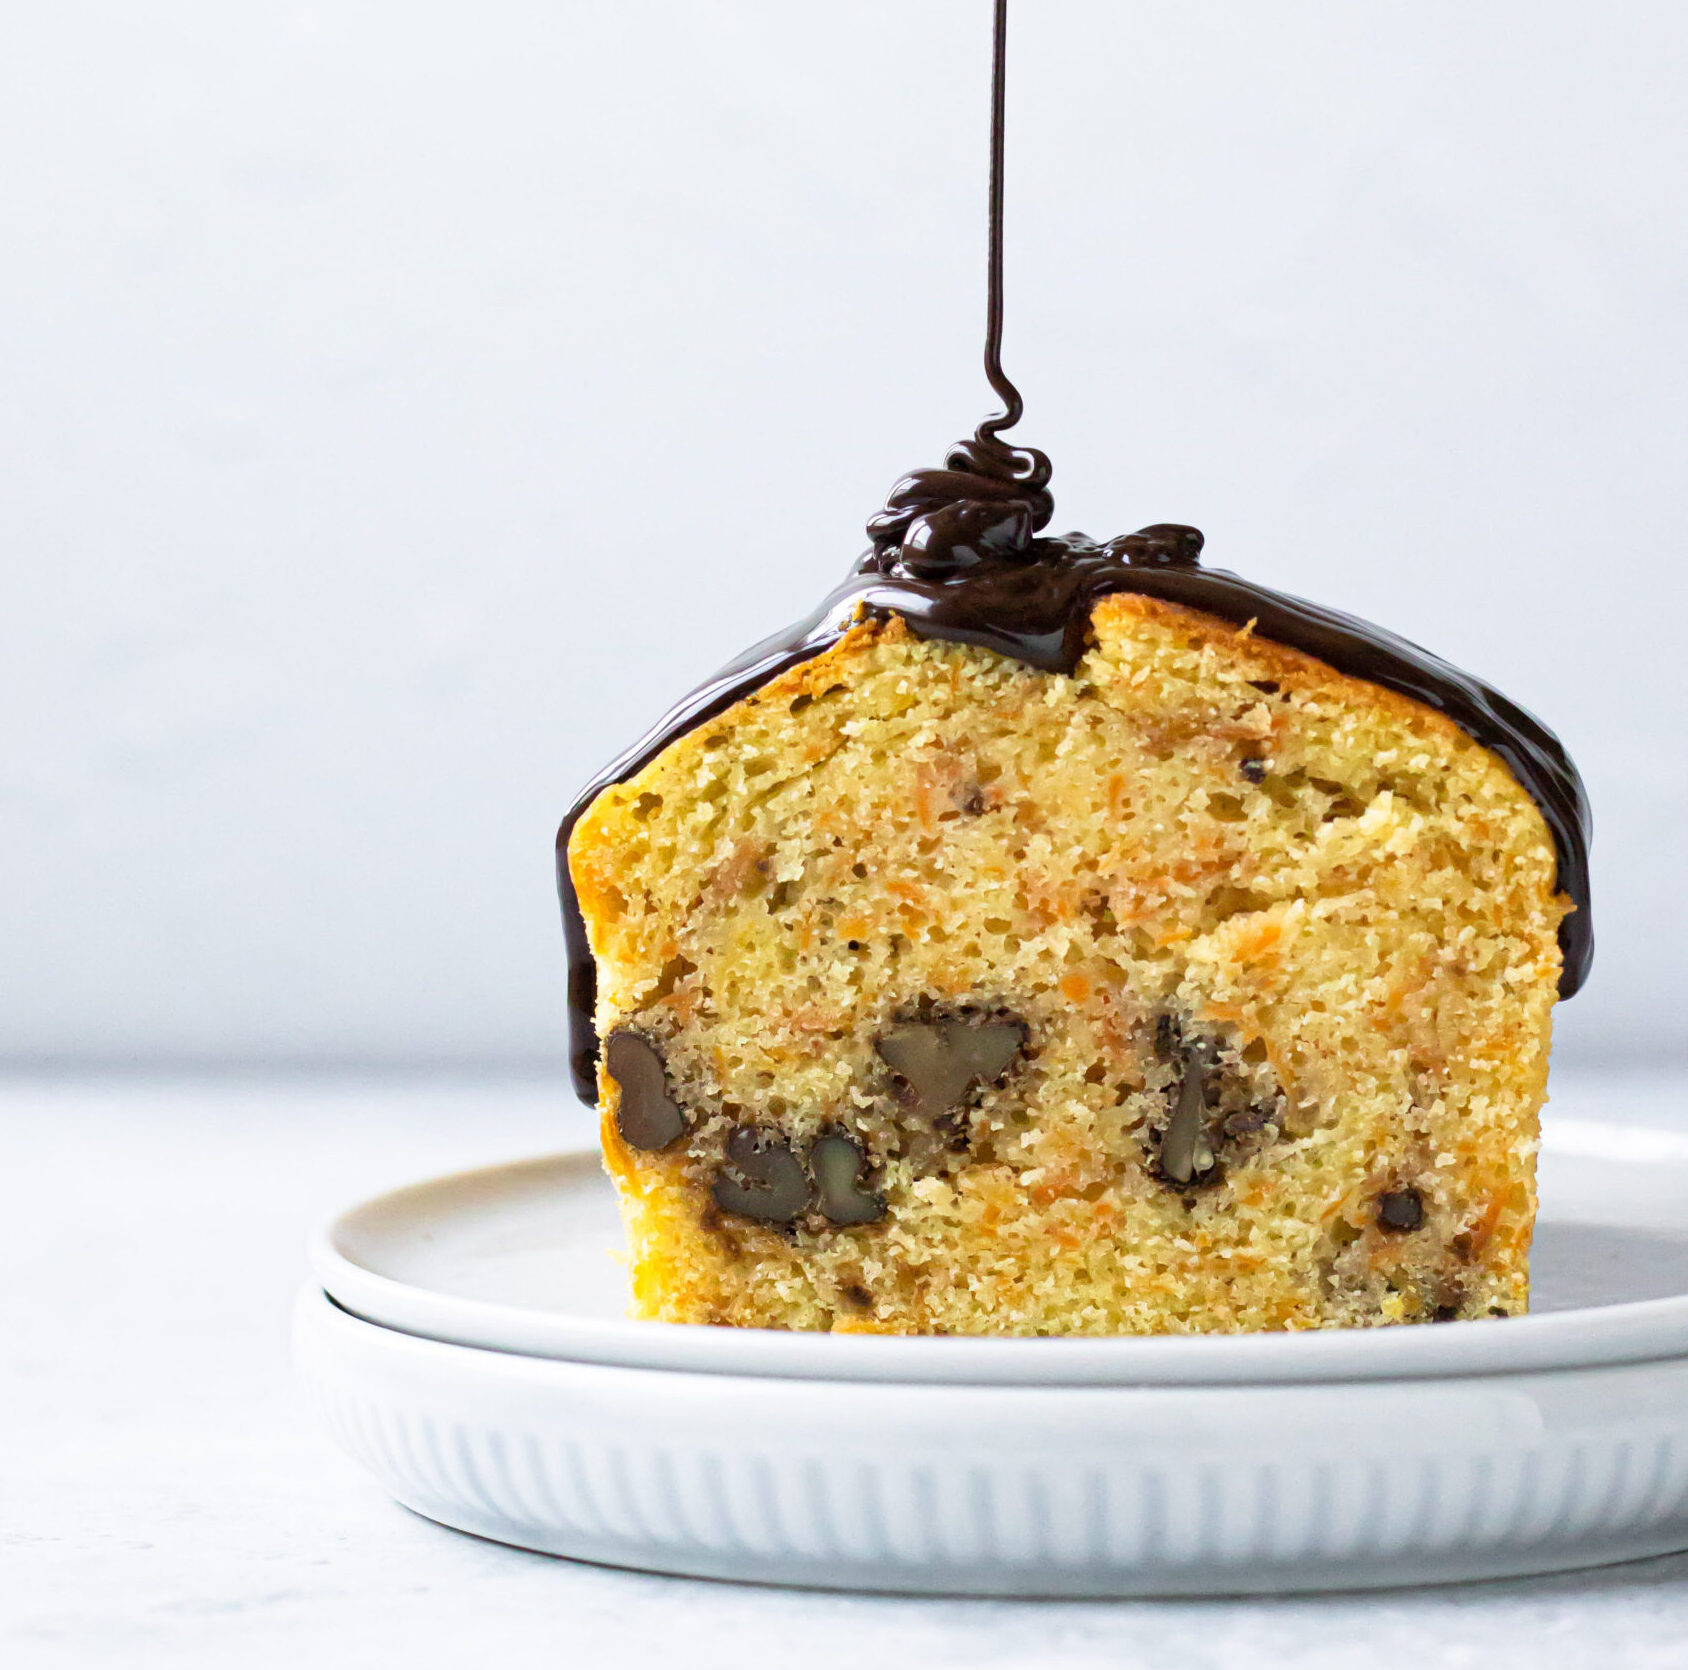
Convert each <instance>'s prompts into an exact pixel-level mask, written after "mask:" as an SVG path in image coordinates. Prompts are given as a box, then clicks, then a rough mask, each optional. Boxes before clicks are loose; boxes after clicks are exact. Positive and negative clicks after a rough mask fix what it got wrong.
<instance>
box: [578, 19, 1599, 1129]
mask: <svg viewBox="0 0 1688 1670" xmlns="http://www.w3.org/2000/svg"><path fill="white" fill-rule="evenodd" d="M995 15H996V34H995V59H994V71H993V76H992V84H991V191H990V241H989V264H988V297H987V308H986V332H985V374H986V376H987V378H988V379H989V381H990V384H991V387H992V388H993V389H994V390H995V391H996V393H997V394H998V396H999V397H1000V398H1001V399H1002V401H1003V406H1004V409H1003V411H1002V412H1001V413H999V414H998V415H997V416H995V417H990V418H987V419H985V421H984V422H983V423H981V424H980V425H979V428H978V430H977V431H976V433H975V434H974V436H973V438H972V439H971V440H969V441H963V442H960V443H959V444H958V445H957V446H955V447H954V448H952V449H951V451H950V453H949V456H948V457H947V458H946V459H945V461H944V468H942V469H941V470H917V471H915V472H914V473H913V474H911V475H907V476H904V477H903V478H902V480H900V481H899V482H898V483H897V484H896V486H894V487H893V488H892V489H891V493H890V495H889V497H888V499H887V502H886V505H885V508H884V509H883V510H882V511H880V512H879V513H878V514H877V515H875V516H874V517H873V518H872V519H871V520H870V521H869V523H868V535H869V537H870V538H871V539H872V541H873V546H872V548H871V549H870V550H869V551H868V552H867V553H866V554H865V555H864V556H863V557H862V558H861V559H860V560H859V561H858V562H857V563H856V565H855V567H854V568H853V569H852V570H851V571H850V573H849V574H848V575H847V576H846V578H845V580H844V582H843V584H842V585H840V586H839V587H838V588H837V589H836V590H835V591H833V592H832V593H831V595H830V596H828V597H827V598H826V600H825V601H824V602H823V603H822V604H821V606H820V607H819V608H818V609H817V610H816V611H815V612H814V614H812V615H810V616H809V617H808V618H807V619H805V620H803V621H800V622H799V623H798V624H797V625H796V626H794V627H792V628H791V629H790V631H788V632H783V633H779V634H777V635H776V636H774V637H772V638H767V639H764V640H763V641H762V642H761V643H759V644H756V645H754V646H753V647H752V648H750V649H748V650H746V651H745V652H744V654H742V655H740V656H739V657H738V658H737V659H736V660H734V661H732V662H730V663H729V664H728V665H727V666H726V667H724V668H722V670H721V671H720V672H719V673H717V674H716V675H715V676H714V677H713V678H712V679H710V680H708V682H707V683H705V684H703V685H701V686H699V687H698V689H696V690H694V691H693V692H692V693H691V694H690V695H689V696H687V697H686V698H685V699H684V700H683V701H681V702H680V703H679V705H678V706H677V707H675V708H674V709H673V710H672V711H671V712H670V713H669V714H668V715H667V716H666V717H665V718H663V719H662V720H661V721H660V722H659V723H658V724H657V725H656V727H655V728H654V729H653V730H651V731H650V732H649V733H648V734H647V735H646V736H644V737H643V738H641V739H640V740H639V741H638V742H636V743H635V744H634V745H633V747H631V748H630V749H628V750H627V752H626V753H624V754H622V755H621V756H620V757H619V758H618V759H616V760H614V761H612V762H611V763H610V764H609V765H608V766H606V767H605V769H604V770H603V771H601V772H600V773H599V774H598V775H597V776H596V777H595V778H594V779H593V780H592V781H591V782H590V783H589V784H588V785H587V786H586V788H585V790H584V791H583V792H582V793H581V796H580V798H579V799H578V800H577V801H576V802H575V804H574V806H573V807H572V808H571V809H570V811H569V813H568V816H567V817H566V818H564V820H563V826H562V828H561V830H560V831H559V832H558V836H557V882H558V889H559V892H560V894H561V897H562V907H563V931H564V936H565V939H566V941H567V947H568V959H569V977H568V1006H569V1060H570V1064H571V1066H572V1069H573V1072H574V1082H575V1089H576V1091H577V1093H578V1094H579V1096H580V1098H581V1100H582V1101H584V1102H586V1103H587V1104H588V1105H589V1106H590V1105H593V1104H595V1103H596V1101H597V1079H596V1069H597V1057H598V1037H597V1032H596V1030H595V1028H594V1025H593V1005H594V1001H595V997H596V990H597V977H596V971H595V969H594V967H593V963H592V955H591V951H590V949H589V947H588V946H587V943H586V928H585V924H584V922H583V921H582V919H581V915H580V905H579V902H578V900H577V899H576V898H575V893H574V885H573V882H572V881H571V880H570V877H569V870H568V841H569V836H570V834H571V833H572V832H573V829H574V826H575V823H576V822H577V821H578V819H579V818H580V815H581V814H582V813H583V812H584V811H585V810H586V808H587V806H588V805H590V804H591V802H592V800H593V799H594V798H595V797H596V796H597V794H598V793H599V792H600V791H601V790H603V789H605V788H607V787H609V786H610V785H611V784H612V783H620V782H625V781H626V780H627V779H628V778H629V777H632V776H634V775H635V774H636V773H637V772H639V771H640V770H641V769H643V767H644V766H646V765H647V764H648V763H649V762H650V761H651V760H653V759H654V758H655V757H656V756H657V755H658V754H659V753H661V752H662V750H663V749H664V748H666V747H667V746H668V745H669V743H671V742H673V741H675V740H676V739H677V738H679V737H681V736H684V735H685V733H686V732H687V731H689V730H691V729H692V728H693V727H694V726H696V725H700V724H702V723H703V722H704V721H705V720H707V719H712V718H713V717H714V716H715V715H716V714H718V713H720V712H722V711H724V710H725V709H726V708H728V707H731V706H732V704H733V703H734V702H736V701H738V700H739V699H740V698H741V697H743V696H746V695H748V694H749V693H750V692H751V691H753V690H755V689H757V688H759V687H760V686H761V685H763V684H766V683H767V682H768V681H769V680H770V679H773V678H776V677H778V676H779V674H781V673H783V672H785V671H786V670H787V669H788V668H791V667H794V666H796V665H798V664H799V663H800V662H803V661H807V660H808V659H810V657H812V656H815V655H819V654H820V653H821V652H822V651H823V650H825V649H828V648H830V647H831V646H832V645H833V644H835V643H837V642H838V640H839V639H840V638H841V637H842V636H843V635H844V633H845V632H846V631H847V630H848V629H849V628H850V626H851V625H852V624H853V623H854V622H855V621H857V620H858V619H863V618H867V619H885V618H887V617H889V616H891V615H900V616H902V617H903V619H904V620H906V621H907V622H908V624H909V626H910V627H911V628H912V629H913V630H914V631H915V632H917V633H918V634H919V635H920V636H921V637H925V638H944V639H949V640H951V641H952V642H955V643H964V644H978V645H980V646H982V647H983V648H985V649H990V650H995V651H996V652H997V653H998V654H1001V655H1008V656H1012V657H1014V659H1016V660H1018V661H1023V662H1025V663H1027V664H1028V665H1030V666H1033V667H1037V668H1040V669H1042V670H1043V671H1045V672H1050V673H1070V672H1071V671H1072V670H1073V668H1074V667H1075V666H1077V664H1078V661H1079V658H1080V657H1081V656H1082V655H1083V653H1084V650H1085V647H1086V644H1087V641H1088V635H1089V626H1090V611H1091V609H1092V608H1093V607H1094V605H1095V604H1096V602H1097V601H1098V600H1099V599H1100V598H1103V597H1106V596H1108V595H1109V594H1110V593H1113V592H1138V593H1141V594H1142V595H1144V596H1147V597H1155V598H1159V599H1161V600H1162V601H1163V602H1167V603H1177V604H1182V605H1183V606H1184V607H1186V608H1190V609H1199V610H1201V611H1202V612H1203V613H1204V614H1209V615H1215V616H1217V617H1218V618H1219V619H1221V620H1224V621H1229V622H1230V623H1231V624H1232V625H1234V626H1245V625H1249V624H1250V623H1252V630H1253V632H1254V633H1255V634H1256V635H1257V636H1259V637H1262V638H1269V639H1271V640H1273V641H1274V642H1276V643H1280V644H1285V645H1288V646H1289V647H1290V648H1292V649H1298V650H1302V651H1304V652H1305V653H1307V654H1308V655H1312V656H1315V657H1317V658H1318V659H1319V660H1320V661H1323V662H1325V663H1327V664H1328V665H1329V666H1331V667H1334V668H1335V669H1336V670H1337V671H1338V672H1340V673H1346V674H1348V675H1349V676H1351V677H1354V678H1361V679H1367V680H1369V681H1370V682H1371V683H1373V684H1378V685H1381V686H1382V687H1383V688H1384V689H1386V690H1394V691H1396V692H1398V693H1399V694H1400V695H1403V696H1410V697H1411V698H1412V699H1413V700H1414V701H1418V702H1423V703H1424V704H1425V706H1427V707H1431V708H1434V709H1435V710H1436V711H1437V712H1438V713H1442V714H1445V715H1446V716H1447V717H1448V718H1449V719H1451V720H1452V721H1453V722H1454V723H1455V724H1456V725H1458V726H1459V727H1460V729H1461V730H1463V731H1465V732H1466V734H1467V735H1468V736H1470V737H1472V738H1473V739H1474V740H1475V741H1477V742H1479V743H1481V744H1482V745H1483V746H1484V747H1485V748H1487V749H1489V750H1490V752H1492V753H1494V754H1498V755H1499V756H1500V758H1501V759H1502V760H1504V761H1505V762H1506V764H1507V766H1508V767H1509V768H1510V769H1511V771H1512V774H1513V776H1515V777H1516V778H1517V779H1518V781H1519V783H1520V784H1521V785H1522V786H1523V788H1524V789H1525V790H1526V791H1527V792H1528V793H1529V794H1530V795H1531V796H1532V797H1533V798H1534V800H1535V802H1536V804H1537V805H1538V806H1539V807H1540V808H1541V812H1542V816H1543V817H1544V818H1545V819H1546V821H1547V826H1548V829H1549V831H1550V832H1551V833H1552V836H1553V842H1554V847H1555V850H1556V852H1557V854H1558V861H1559V877H1558V886H1559V891H1560V892H1561V893H1564V894H1566V895H1567V896H1568V897H1569V898H1570V901H1571V903H1572V905H1573V906H1574V907H1575V909H1574V910H1573V911H1572V912H1571V914H1570V915H1569V916H1567V917H1566V918H1565V920H1564V922H1563V923H1562V924H1561V926H1560V929H1559V945H1560V950H1561V952H1562V953H1563V966H1562V971H1561V974H1560V982H1559V995H1560V996H1561V997H1570V996H1571V995H1572V994H1573V993H1575V992H1576V991H1577V990H1578V989H1579V988H1580V987H1581V986H1582V984H1583V981H1584V979H1585V978H1586V977H1587V974H1588V969H1589V964H1590V963H1591V962H1592V960H1593V956H1594V932H1593V925H1592V923H1591V921H1590V917H1589V889H1588V842H1589V835H1590V827H1591V820H1590V816H1589V807H1588V799H1587V796H1586V795H1585V793H1584V791H1583V785H1582V779H1581V778H1580V777H1579V776H1578V774H1577V769H1576V767H1575V766H1574V765H1573V764H1572V763H1571V760H1570V758H1569V756H1568V755H1567V754H1566V752H1565V750H1564V747H1563V746H1562V745H1561V743H1560V741H1559V739H1558V738H1557V737H1556V736H1555V735H1554V734H1553V732H1552V731H1550V730H1548V729H1547V727H1546V726H1545V725H1543V724H1541V723H1540V722H1539V721H1538V720H1536V719H1534V718H1532V717H1531V715H1530V714H1528V713H1526V712H1525V711H1524V710H1523V709H1522V708H1520V707H1518V706H1516V705H1515V704H1514V703H1512V702H1510V701H1508V700H1507V699H1506V697H1505V696H1503V695H1501V694H1500V692H1499V691H1497V690H1494V689H1491V688H1490V687H1489V686H1488V685H1486V684H1484V683H1482V682H1481V681H1480V680H1478V679H1475V678H1473V677H1471V676H1470V675H1469V674H1468V673H1462V672H1461V671H1460V670H1459V669H1458V668H1457V667H1453V666H1450V665H1449V664H1448V663H1447V662H1446V661H1443V660H1441V659H1440V658H1438V657H1437V656H1434V655H1432V654H1430V652H1429V651H1428V650H1423V649H1420V648H1419V647H1418V646H1417V645H1416V644H1412V643H1409V642H1408V641H1407V640H1406V639H1405V638H1399V637H1397V636H1396V635H1395V634H1394V633H1392V632H1386V631H1384V630H1383V628H1382V627H1377V626H1372V625H1370V624H1369V623H1368V622H1366V621H1362V620H1359V619H1357V618H1355V617H1354V616H1352V615H1344V614H1340V613H1338V612H1337V611H1336V610H1334V609H1325V608H1321V607H1320V606H1319V605H1318V604H1316V603H1308V602H1306V601H1304V600H1303V599H1301V598H1298V597H1290V596H1286V595H1285V594H1284V593H1282V592H1276V591H1272V590H1270V589H1269V588H1267V587H1265V586H1258V585H1255V584H1254V583H1253V582H1252V581H1249V580H1244V579H1242V578H1241V577H1239V576H1238V575H1235V574H1229V573H1227V572H1225V570H1223V569H1209V568H1203V567H1202V566H1201V565H1200V561H1199V559H1200V555H1201V549H1202V536H1201V534H1200V533H1199V532H1197V530H1196V529H1194V528H1190V527H1184V526H1182V525H1180V524H1177V523H1156V524H1155V525H1154V526H1152V527H1147V528H1143V529H1141V530H1140V531H1139V532H1137V533H1134V534H1127V535H1125V536H1124V537H1123V538H1120V539H1113V540H1109V541H1108V542H1106V543H1105V544H1103V543H1098V542H1096V541H1094V540H1091V539H1087V538H1086V537H1085V536H1084V535H1083V534H1065V535H1062V536H1061V537H1059V538H1053V539H1051V538H1042V537H1039V535H1040V533H1041V530H1042V529H1043V528H1044V527H1045V526H1047V524H1048V521H1049V518H1050V515H1051V514H1052V512H1053V509H1054V501H1053V499H1052V498H1051V496H1050V493H1049V477H1050V467H1049V460H1048V459H1047V458H1046V457H1044V455H1043V454H1042V453H1041V452H1037V451H1035V450H1033V449H1031V448H1017V447H1011V446H1009V445H1008V444H1007V442H1005V441H1003V440H1002V438H1001V435H1000V431H1002V430H1003V429H1007V428H1010V427H1012V426H1013V425H1014V424H1015V423H1017V422H1018V421H1019V418H1020V415H1021V410H1022V402H1021V398H1020V393H1019V391H1018V390H1017V389H1016V388H1015V387H1014V385H1013V383H1011V382H1010V381H1009V380H1008V378H1007V377H1006V376H1005V375H1004V373H1003V370H1002V359H1001V349H1002V313H1003V309H1002V175H1003V169H1002V161H1003V156H1002V150H1003V128H1004V118H1003V86H1004V74H1005V72H1004V64H1005V53H1006V39H1007V36H1006V0H997V4H996V9H995Z"/></svg>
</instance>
